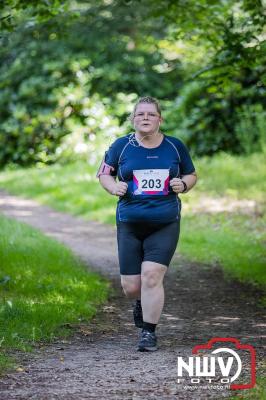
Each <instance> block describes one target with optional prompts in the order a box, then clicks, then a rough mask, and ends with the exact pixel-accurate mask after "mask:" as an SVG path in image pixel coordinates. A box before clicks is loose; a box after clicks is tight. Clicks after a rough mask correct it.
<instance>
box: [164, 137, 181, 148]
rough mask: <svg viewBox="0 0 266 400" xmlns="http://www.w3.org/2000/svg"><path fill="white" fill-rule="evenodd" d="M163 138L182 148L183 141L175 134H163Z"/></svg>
mask: <svg viewBox="0 0 266 400" xmlns="http://www.w3.org/2000/svg"><path fill="white" fill-rule="evenodd" d="M164 136H165V139H166V140H167V141H168V142H170V143H171V144H172V145H174V146H175V147H177V148H180V147H181V148H182V147H184V143H183V142H182V140H180V139H178V138H177V137H175V136H170V135H164Z"/></svg>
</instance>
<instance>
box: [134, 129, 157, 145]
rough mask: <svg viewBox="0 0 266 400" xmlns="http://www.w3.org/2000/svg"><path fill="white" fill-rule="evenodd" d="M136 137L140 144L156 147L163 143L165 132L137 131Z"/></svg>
mask: <svg viewBox="0 0 266 400" xmlns="http://www.w3.org/2000/svg"><path fill="white" fill-rule="evenodd" d="M135 137H136V139H137V141H138V142H139V144H140V145H144V146H146V147H156V146H159V145H160V144H161V142H162V139H163V134H162V133H161V132H154V133H142V132H135Z"/></svg>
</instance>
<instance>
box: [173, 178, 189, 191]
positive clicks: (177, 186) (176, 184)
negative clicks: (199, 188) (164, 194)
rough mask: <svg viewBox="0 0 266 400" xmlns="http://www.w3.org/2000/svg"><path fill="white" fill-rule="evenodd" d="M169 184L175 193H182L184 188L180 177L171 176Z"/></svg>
mask: <svg viewBox="0 0 266 400" xmlns="http://www.w3.org/2000/svg"><path fill="white" fill-rule="evenodd" d="M170 186H171V187H172V189H173V191H174V192H175V193H182V192H183V191H184V189H185V187H184V184H183V182H182V180H181V179H180V178H173V179H171V180H170Z"/></svg>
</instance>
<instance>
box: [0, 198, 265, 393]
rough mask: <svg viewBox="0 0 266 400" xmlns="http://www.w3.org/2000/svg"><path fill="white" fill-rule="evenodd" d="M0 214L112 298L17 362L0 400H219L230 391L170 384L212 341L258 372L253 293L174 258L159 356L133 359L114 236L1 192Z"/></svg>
mask: <svg viewBox="0 0 266 400" xmlns="http://www.w3.org/2000/svg"><path fill="white" fill-rule="evenodd" d="M0 212H2V213H4V214H5V215H7V216H11V217H14V218H16V219H18V220H20V221H23V222H26V223H28V224H30V225H32V226H34V227H37V228H39V229H41V230H42V231H43V232H44V233H46V234H47V235H49V236H52V237H54V238H56V239H57V240H59V241H61V242H63V243H65V244H66V245H68V246H69V247H70V248H71V249H72V250H73V251H74V252H75V253H76V254H78V255H79V256H80V257H81V258H82V259H83V260H84V261H85V262H86V263H87V264H88V265H90V266H92V267H93V268H94V269H96V270H97V271H99V272H100V273H102V274H104V275H105V276H106V277H108V278H109V279H111V280H112V282H113V286H114V288H115V289H116V293H117V294H116V295H115V296H114V297H113V298H112V299H111V300H110V302H109V304H108V305H107V306H105V307H103V309H102V310H101V312H99V315H98V316H97V317H96V318H95V319H94V320H93V321H92V322H91V323H90V324H88V325H87V326H83V327H79V328H77V329H76V330H75V331H74V334H73V336H72V337H71V338H70V339H69V340H68V341H58V342H57V343H53V344H52V345H49V346H45V347H44V348H42V347H40V348H37V349H36V352H34V354H30V355H25V354H22V355H21V356H20V358H21V365H22V366H23V368H24V371H21V372H16V373H11V374H8V375H5V376H3V377H2V378H0V399H1V400H13V399H25V400H26V399H27V400H28V399H36V400H37V399H38V400H46V399H47V400H48V399H49V400H52V399H66V400H72V399H73V400H74V399H75V400H82V399H98V400H102V399H111V400H113V399H116V400H118V399H119V400H120V399H132V400H138V399H145V400H146V399H158V400H159V399H160V400H161V399H171V400H172V399H209V398H211V399H216V400H217V399H221V398H224V397H229V396H230V395H232V394H233V393H232V391H226V390H224V391H217V390H213V389H212V390H207V389H198V390H195V391H188V390H185V389H184V387H183V386H182V385H178V384H177V379H176V361H177V356H186V355H191V351H192V348H193V347H194V346H195V345H197V344H202V343H206V342H207V341H208V340H209V339H211V338H212V337H235V338H238V339H240V340H241V342H242V343H249V344H252V345H253V346H255V348H256V351H257V359H258V367H259V369H260V368H261V364H262V362H263V357H264V355H265V326H266V318H265V316H263V310H262V309H260V308H258V307H257V306H256V302H257V301H258V299H259V297H260V295H261V294H260V293H259V292H258V291H257V290H254V289H252V288H250V287H248V286H244V285H241V284H239V283H237V282H227V281H226V280H225V279H224V277H223V274H222V272H221V270H220V269H219V268H216V267H213V268H209V267H207V266H204V265H196V264H191V263H190V264H189V263H187V262H185V261H184V260H182V259H180V258H178V257H175V259H174V260H173V263H172V266H171V267H170V269H169V272H168V274H167V276H166V279H165V287H166V304H165V308H164V312H163V315H162V318H161V322H160V325H159V327H158V337H159V345H160V350H159V351H158V352H155V353H153V354H150V353H149V354H147V353H139V352H137V351H136V344H137V338H138V332H137V330H136V328H135V327H133V324H132V310H131V304H130V302H129V301H127V300H126V299H125V298H124V297H123V296H122V293H121V289H120V285H119V275H118V265H117V255H116V245H115V230H114V228H112V227H110V226H105V225H102V224H99V223H96V222H87V221H84V220H82V219H80V218H75V217H72V216H69V215H66V214H63V213H59V212H55V211H53V210H51V209H50V208H48V207H44V206H39V205H38V204H36V203H35V202H33V201H30V200H22V199H19V198H17V197H14V196H10V195H8V194H6V193H4V192H0Z"/></svg>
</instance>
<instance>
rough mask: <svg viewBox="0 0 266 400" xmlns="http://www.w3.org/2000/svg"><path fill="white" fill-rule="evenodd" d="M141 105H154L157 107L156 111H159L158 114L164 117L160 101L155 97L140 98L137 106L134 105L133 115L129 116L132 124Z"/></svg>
mask: <svg viewBox="0 0 266 400" xmlns="http://www.w3.org/2000/svg"><path fill="white" fill-rule="evenodd" d="M141 103H148V104H154V105H155V107H156V109H157V112H158V113H159V114H160V115H162V112H161V107H160V104H159V101H158V100H157V99H155V98H154V97H151V96H145V97H140V98H139V99H138V101H137V102H136V104H135V105H134V109H133V111H132V113H131V114H130V116H129V120H130V121H131V122H132V121H133V119H134V116H135V112H136V109H137V107H138V105H139V104H141Z"/></svg>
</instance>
